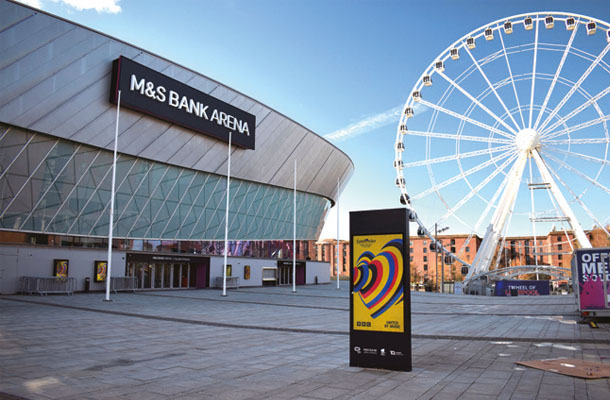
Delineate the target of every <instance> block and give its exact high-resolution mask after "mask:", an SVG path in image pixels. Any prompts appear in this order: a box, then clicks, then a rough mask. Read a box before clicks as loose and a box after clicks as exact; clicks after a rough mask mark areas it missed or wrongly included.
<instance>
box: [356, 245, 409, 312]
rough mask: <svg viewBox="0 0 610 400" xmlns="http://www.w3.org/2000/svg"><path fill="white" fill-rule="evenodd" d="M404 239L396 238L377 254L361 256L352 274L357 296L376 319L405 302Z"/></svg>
mask: <svg viewBox="0 0 610 400" xmlns="http://www.w3.org/2000/svg"><path fill="white" fill-rule="evenodd" d="M402 279H403V276H402V239H393V240H391V241H389V242H388V243H386V244H385V245H384V246H383V247H382V248H381V253H379V254H377V255H375V254H373V253H371V252H370V251H366V252H364V253H362V255H361V256H360V257H359V258H358V260H357V261H356V267H355V268H354V271H353V280H354V293H358V295H359V296H360V300H361V301H362V303H363V304H364V305H365V306H366V308H368V309H369V310H371V317H372V318H377V317H378V316H380V315H382V314H383V313H384V312H386V311H387V310H388V309H389V308H390V307H392V305H394V304H398V303H400V302H401V301H402V299H403V282H402Z"/></svg>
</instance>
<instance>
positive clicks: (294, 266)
mask: <svg viewBox="0 0 610 400" xmlns="http://www.w3.org/2000/svg"><path fill="white" fill-rule="evenodd" d="M293 192H294V194H293V196H292V197H293V199H292V220H293V224H292V293H296V291H297V281H296V277H297V159H296V158H295V159H294V191H293Z"/></svg>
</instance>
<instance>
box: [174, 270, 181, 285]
mask: <svg viewBox="0 0 610 400" xmlns="http://www.w3.org/2000/svg"><path fill="white" fill-rule="evenodd" d="M180 267H181V265H180V264H174V289H175V288H179V287H180Z"/></svg>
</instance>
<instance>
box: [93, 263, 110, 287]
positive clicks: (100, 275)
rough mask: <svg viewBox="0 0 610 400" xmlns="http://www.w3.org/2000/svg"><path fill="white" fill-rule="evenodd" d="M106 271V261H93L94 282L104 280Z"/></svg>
mask: <svg viewBox="0 0 610 400" xmlns="http://www.w3.org/2000/svg"><path fill="white" fill-rule="evenodd" d="M107 271H108V263H107V262H106V261H96V262H95V272H94V273H95V279H94V280H95V282H105V281H106V274H107Z"/></svg>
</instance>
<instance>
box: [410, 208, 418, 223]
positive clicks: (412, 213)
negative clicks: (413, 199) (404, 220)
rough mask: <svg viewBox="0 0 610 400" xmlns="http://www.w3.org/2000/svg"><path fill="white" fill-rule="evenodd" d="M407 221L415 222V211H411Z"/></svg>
mask: <svg viewBox="0 0 610 400" xmlns="http://www.w3.org/2000/svg"><path fill="white" fill-rule="evenodd" d="M409 221H413V222H415V221H417V213H416V212H415V211H411V212H410V213H409Z"/></svg>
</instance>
